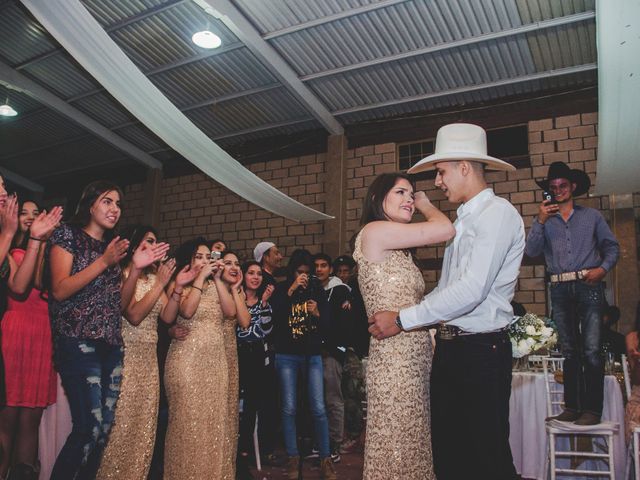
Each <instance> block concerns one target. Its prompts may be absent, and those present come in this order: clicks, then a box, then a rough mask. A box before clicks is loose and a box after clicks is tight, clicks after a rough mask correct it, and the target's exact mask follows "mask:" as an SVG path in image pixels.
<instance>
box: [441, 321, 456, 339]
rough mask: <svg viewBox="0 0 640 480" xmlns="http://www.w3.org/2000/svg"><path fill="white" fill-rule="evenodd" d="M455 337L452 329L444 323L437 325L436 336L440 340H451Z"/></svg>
mask: <svg viewBox="0 0 640 480" xmlns="http://www.w3.org/2000/svg"><path fill="white" fill-rule="evenodd" d="M455 337H456V335H455V334H454V333H453V330H452V329H451V328H449V327H448V325H447V324H446V323H441V324H440V325H438V338H439V339H440V340H453V339H454V338H455Z"/></svg>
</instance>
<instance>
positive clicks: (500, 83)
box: [331, 63, 598, 115]
mask: <svg viewBox="0 0 640 480" xmlns="http://www.w3.org/2000/svg"><path fill="white" fill-rule="evenodd" d="M597 69H598V66H597V64H595V63H586V64H584V65H576V66H573V67H566V68H559V69H557V70H548V71H546V72H540V73H532V74H530V75H523V76H520V77H514V78H508V79H505V80H497V81H495V82H488V83H480V84H478V85H465V86H464V87H458V88H451V89H449V90H441V91H438V92H431V93H423V94H420V95H413V96H411V97H404V98H394V99H391V100H385V101H384V102H378V103H369V104H367V105H358V106H355V107H350V108H343V109H342V110H334V111H333V112H331V113H333V114H334V115H347V114H349V113H356V112H364V111H366V110H374V109H376V108H382V107H390V106H393V105H398V104H401V103H412V102H418V101H421V100H429V99H431V98H438V97H447V96H449V95H458V94H461V93H467V92H475V91H477V90H486V89H487V88H495V87H504V86H507V85H514V84H516V83H523V82H529V81H533V80H543V79H545V78H551V77H560V76H563V75H571V74H574V73H584V72H590V71H594V70H597Z"/></svg>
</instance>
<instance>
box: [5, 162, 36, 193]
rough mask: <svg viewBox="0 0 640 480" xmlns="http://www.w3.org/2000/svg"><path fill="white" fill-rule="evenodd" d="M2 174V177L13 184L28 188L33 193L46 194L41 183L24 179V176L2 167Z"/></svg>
mask: <svg viewBox="0 0 640 480" xmlns="http://www.w3.org/2000/svg"><path fill="white" fill-rule="evenodd" d="M0 174H2V177H3V178H4V179H5V180H8V181H10V182H11V183H15V184H16V185H19V186H21V187H23V188H26V189H27V190H30V191H32V192H44V187H43V186H42V185H40V184H39V183H36V182H32V181H31V180H29V179H27V178H24V177H23V176H21V175H18V174H17V173H14V172H12V171H11V170H7V169H6V168H4V167H0Z"/></svg>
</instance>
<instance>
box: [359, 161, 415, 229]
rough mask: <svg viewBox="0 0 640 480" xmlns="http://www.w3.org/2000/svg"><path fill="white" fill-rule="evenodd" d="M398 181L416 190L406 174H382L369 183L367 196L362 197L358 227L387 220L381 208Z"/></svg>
mask: <svg viewBox="0 0 640 480" xmlns="http://www.w3.org/2000/svg"><path fill="white" fill-rule="evenodd" d="M400 179H404V180H406V181H407V182H409V183H410V184H411V186H412V187H413V189H414V190H415V189H416V186H415V183H414V181H413V180H412V179H411V178H410V177H409V176H408V175H407V174H405V173H401V172H396V173H382V174H380V175H378V176H377V177H376V178H375V179H374V180H373V182H371V185H369V189H368V190H367V195H366V196H365V197H364V205H363V206H362V216H361V217H360V225H366V224H367V223H369V222H375V221H376V220H388V219H387V216H386V215H385V213H384V208H383V203H384V198H385V197H386V196H387V193H389V192H390V191H391V189H392V188H393V187H394V185H395V184H396V183H397V182H398V180H400Z"/></svg>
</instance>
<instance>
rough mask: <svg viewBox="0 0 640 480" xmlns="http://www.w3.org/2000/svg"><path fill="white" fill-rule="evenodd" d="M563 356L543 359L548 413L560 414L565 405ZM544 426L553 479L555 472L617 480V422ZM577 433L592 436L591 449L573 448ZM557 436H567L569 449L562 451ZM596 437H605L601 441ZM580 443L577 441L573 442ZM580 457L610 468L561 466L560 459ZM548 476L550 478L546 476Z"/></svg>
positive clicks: (548, 461)
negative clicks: (559, 375)
mask: <svg viewBox="0 0 640 480" xmlns="http://www.w3.org/2000/svg"><path fill="white" fill-rule="evenodd" d="M563 363H564V358H553V357H549V358H544V359H543V361H542V366H543V371H544V377H545V387H546V394H547V395H546V396H547V415H548V416H553V415H558V414H559V413H560V412H561V411H562V409H563V407H564V402H563V398H564V389H563V388H560V384H559V382H558V379H557V378H556V375H557V374H558V373H559V372H562V365H563ZM545 428H546V431H547V436H548V442H549V450H548V456H547V465H548V466H549V468H548V469H547V472H548V474H549V475H550V478H551V480H556V475H558V474H561V475H589V476H595V475H598V476H606V477H608V478H610V479H612V480H615V472H614V468H615V466H614V462H613V436H614V434H615V433H616V432H617V431H618V429H619V428H620V425H619V424H618V423H615V422H600V423H599V424H597V425H576V424H574V423H571V422H560V421H558V420H554V419H551V420H545ZM578 436H587V437H591V438H592V440H594V441H591V442H590V444H591V445H592V447H593V450H592V451H589V452H584V451H580V450H577V449H576V448H572V447H571V443H572V442H571V439H576V438H577V437H578ZM558 438H567V439H569V442H568V445H569V447H568V449H567V450H561V449H560V447H561V445H558V442H557V441H556V440H557V439H558ZM597 440H603V442H598V441H597ZM575 444H577V442H574V445H575ZM571 458H581V459H584V460H588V459H591V460H594V461H596V462H598V463H603V462H604V463H605V464H606V466H607V470H593V469H590V468H588V467H585V468H583V469H579V468H577V466H576V467H575V468H573V467H571V468H567V467H562V466H561V467H559V466H558V465H557V461H558V459H571ZM547 478H549V477H547Z"/></svg>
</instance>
